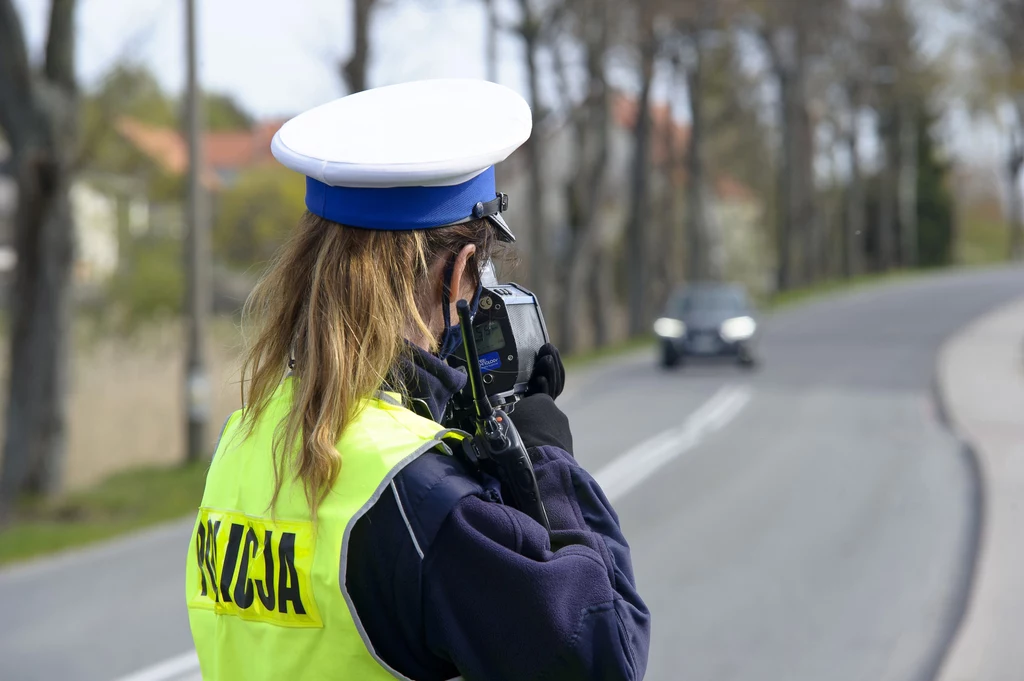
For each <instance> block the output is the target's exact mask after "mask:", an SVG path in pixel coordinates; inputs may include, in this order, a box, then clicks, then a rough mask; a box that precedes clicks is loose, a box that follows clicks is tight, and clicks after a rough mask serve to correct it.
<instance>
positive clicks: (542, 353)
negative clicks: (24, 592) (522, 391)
mask: <svg viewBox="0 0 1024 681" xmlns="http://www.w3.org/2000/svg"><path fill="white" fill-rule="evenodd" d="M563 388H565V367H564V366H562V358H561V356H560V355H559V354H558V348H556V347H555V346H554V345H552V344H551V343H546V344H544V345H542V346H541V348H540V350H538V351H537V359H536V360H535V361H534V364H533V373H532V374H530V382H529V383H527V385H526V394H527V395H528V396H529V395H540V394H541V393H544V394H546V395H547V396H548V397H550V398H551V399H552V400H554V399H556V398H557V397H558V396H559V395H561V394H562V389H563Z"/></svg>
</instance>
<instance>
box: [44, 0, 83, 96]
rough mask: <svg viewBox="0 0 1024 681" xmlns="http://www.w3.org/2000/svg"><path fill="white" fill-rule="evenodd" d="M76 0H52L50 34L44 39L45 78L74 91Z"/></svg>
mask: <svg viewBox="0 0 1024 681" xmlns="http://www.w3.org/2000/svg"><path fill="white" fill-rule="evenodd" d="M77 4H78V3H77V1H76V0H52V4H51V5H50V34H49V36H48V37H47V39H46V67H45V73H46V77H47V79H49V81H50V82H51V83H53V84H54V85H57V86H58V87H60V88H61V89H62V90H64V91H65V92H69V93H71V92H74V91H75V7H76V5H77Z"/></svg>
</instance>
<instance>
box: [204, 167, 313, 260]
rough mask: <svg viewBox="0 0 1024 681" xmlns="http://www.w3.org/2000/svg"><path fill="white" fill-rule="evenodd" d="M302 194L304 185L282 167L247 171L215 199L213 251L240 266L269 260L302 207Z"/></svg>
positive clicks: (220, 257) (219, 257)
mask: <svg viewBox="0 0 1024 681" xmlns="http://www.w3.org/2000/svg"><path fill="white" fill-rule="evenodd" d="M304 195H305V185H304V184H303V183H302V182H299V181H296V178H295V173H293V172H291V171H290V170H286V169H285V168H283V167H282V166H279V165H276V164H274V165H269V166H266V167H263V168H254V169H252V170H249V171H246V172H245V173H243V174H242V176H241V177H239V178H238V182H236V183H235V184H234V186H232V187H231V188H229V189H227V190H225V191H224V192H222V193H221V194H220V195H219V196H218V198H217V218H216V222H215V224H214V229H213V247H214V254H215V255H216V256H217V258H218V259H219V260H221V261H223V262H225V263H228V264H230V265H232V266H235V267H240V268H243V269H244V268H248V267H251V266H253V265H256V264H258V263H262V262H265V261H267V260H269V259H270V258H271V257H272V256H273V255H274V252H275V251H276V250H277V249H278V247H279V246H280V245H281V243H282V242H283V241H284V239H285V237H286V236H287V234H288V229H289V227H288V226H289V225H290V224H291V223H292V222H294V220H295V216H296V215H298V214H300V213H302V211H303V210H304V209H305V202H304Z"/></svg>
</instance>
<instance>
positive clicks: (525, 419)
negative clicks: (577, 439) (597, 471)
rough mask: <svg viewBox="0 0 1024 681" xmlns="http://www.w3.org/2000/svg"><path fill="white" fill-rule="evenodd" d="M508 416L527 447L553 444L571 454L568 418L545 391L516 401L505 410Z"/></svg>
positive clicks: (570, 432) (570, 434) (570, 433)
mask: <svg viewBox="0 0 1024 681" xmlns="http://www.w3.org/2000/svg"><path fill="white" fill-rule="evenodd" d="M559 366H561V364H559ZM508 417H509V418H510V419H512V424H513V425H514V426H515V427H516V430H518V431H519V437H520V438H522V440H523V445H524V446H525V447H526V448H527V449H530V448H531V447H540V446H542V445H553V446H555V447H561V448H562V449H564V450H565V451H567V452H569V453H570V454H572V431H571V430H569V419H568V418H567V417H566V415H565V414H563V413H562V410H561V409H559V408H558V407H557V406H555V402H554V400H552V399H551V397H550V396H549V395H548V394H547V393H538V394H536V395H529V396H527V397H524V398H523V399H521V400H519V401H518V402H516V403H515V404H513V405H512V406H511V408H510V409H508Z"/></svg>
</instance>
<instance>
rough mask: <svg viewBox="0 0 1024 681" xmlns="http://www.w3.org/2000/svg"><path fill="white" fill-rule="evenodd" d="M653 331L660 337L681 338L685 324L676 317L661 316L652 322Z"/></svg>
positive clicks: (684, 330)
mask: <svg viewBox="0 0 1024 681" xmlns="http://www.w3.org/2000/svg"><path fill="white" fill-rule="evenodd" d="M654 333H656V334H658V335H659V336H661V337H662V338H682V337H683V336H685V335H686V324H683V323H682V322H681V321H679V320H678V319H669V318H668V317H662V318H661V319H659V320H657V321H656V322H654Z"/></svg>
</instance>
